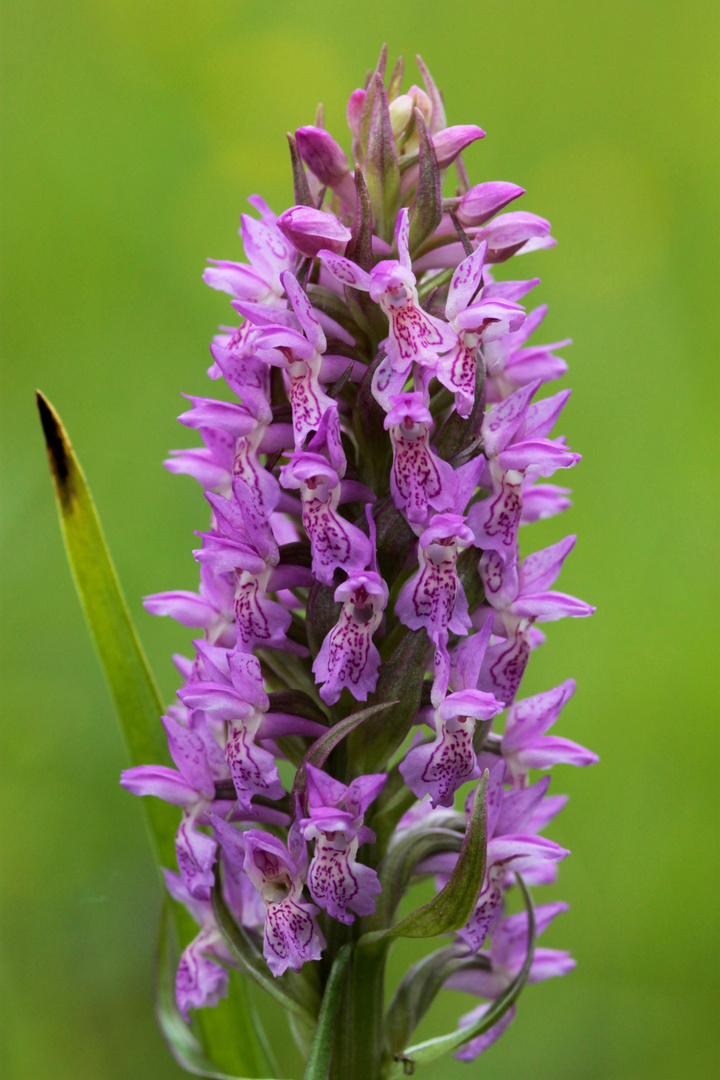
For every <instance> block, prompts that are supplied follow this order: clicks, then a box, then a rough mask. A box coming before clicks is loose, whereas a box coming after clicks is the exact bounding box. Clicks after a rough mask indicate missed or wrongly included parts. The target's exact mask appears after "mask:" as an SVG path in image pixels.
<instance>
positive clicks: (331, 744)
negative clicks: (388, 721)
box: [291, 701, 397, 804]
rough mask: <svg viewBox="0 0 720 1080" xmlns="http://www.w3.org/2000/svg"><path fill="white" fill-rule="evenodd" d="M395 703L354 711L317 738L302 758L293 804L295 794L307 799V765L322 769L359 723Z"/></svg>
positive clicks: (386, 702)
mask: <svg viewBox="0 0 720 1080" xmlns="http://www.w3.org/2000/svg"><path fill="white" fill-rule="evenodd" d="M393 705H397V701H383V702H381V703H380V704H379V705H371V706H370V708H368V709H361V710H360V712H356V713H353V714H352V716H347V717H346V718H345V719H344V720H340V722H339V723H337V724H335V725H334V726H333V727H331V728H330V729H329V730H328V732H327V734H325V735H321V736H320V737H319V738H318V739H316V740H315V742H314V743H313V744H312V746H311V747H310V749H309V750H308V752H307V753H306V755H305V757H304V758H303V760H302V764H301V765H300V767H299V769H298V771H297V773H296V774H295V783H294V785H293V795H292V796H291V804H293V803H294V796H295V794H297V795H299V796H300V798H301V800H302V801H303V803H304V801H305V798H306V795H307V775H306V773H305V768H306V766H307V765H314V766H315V767H316V768H317V769H322V767H323V765H324V764H325V762H326V761H327V759H328V758H329V757H330V754H331V753H332V751H333V750H334V749H335V747H336V746H337V745H338V744H339V743H341V742H342V740H343V739H344V738H345V736H346V735H349V734H350V732H351V731H353V730H354V729H355V728H356V727H358V725H359V724H362V723H363V722H364V721H365V720H368V719H369V718H370V717H371V716H375V714H376V713H379V712H382V710H383V709H390V708H392V706H393Z"/></svg>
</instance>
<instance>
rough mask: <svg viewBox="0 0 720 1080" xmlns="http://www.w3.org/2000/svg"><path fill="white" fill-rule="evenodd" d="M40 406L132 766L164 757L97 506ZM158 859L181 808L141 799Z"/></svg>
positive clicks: (74, 562)
mask: <svg viewBox="0 0 720 1080" xmlns="http://www.w3.org/2000/svg"><path fill="white" fill-rule="evenodd" d="M36 396H37V405H38V410H39V412H40V420H41V422H42V426H43V432H44V434H45V442H46V444H47V452H48V459H49V461H50V471H51V473H52V478H53V482H54V484H55V494H56V496H57V503H58V510H59V513H60V526H61V528H62V533H63V538H64V540H65V548H66V550H67V555H68V559H69V561H70V568H71V570H72V574H73V577H74V579H75V584H76V586H77V590H78V593H79V594H80V602H81V603H82V606H83V610H84V612H85V618H86V619H87V622H88V626H89V628H90V633H91V634H92V637H93V641H94V642H95V648H96V649H97V652H98V656H99V657H100V663H101V664H102V668H103V671H104V672H105V677H106V678H107V681H108V684H109V686H110V693H111V694H112V698H113V701H114V703H115V708H116V709H117V712H118V716H119V717H120V723H121V726H122V729H123V733H124V735H125V742H126V743H127V747H128V752H129V755H130V760H131V762H132V764H133V765H149V764H153V763H156V762H163V761H167V760H168V757H167V746H166V745H165V740H164V738H163V734H162V727H161V725H160V716H161V714H162V713H163V712H164V711H165V710H164V707H163V703H162V700H161V698H160V693H159V691H158V688H157V686H156V685H155V681H154V679H153V677H152V674H151V673H150V668H149V667H148V662H147V660H146V659H145V654H144V652H143V649H142V646H141V644H140V641H139V639H138V636H137V634H136V632H135V628H134V626H133V624H132V621H131V619H130V613H129V611H128V608H127V604H126V602H125V598H124V596H123V594H122V590H121V588H120V583H119V581H118V578H117V574H116V572H115V567H114V566H113V563H112V559H111V558H110V553H109V551H108V548H107V544H106V542H105V537H104V536H103V531H102V528H101V526H100V521H99V519H98V516H97V511H96V510H95V505H94V503H93V500H92V496H91V495H90V491H89V489H88V486H87V483H86V480H85V477H84V475H83V471H82V469H81V468H80V463H79V462H78V460H77V458H76V456H75V453H74V451H73V448H72V445H71V443H70V440H69V438H68V436H67V432H66V431H65V429H64V427H63V425H62V423H61V421H60V417H59V416H58V414H57V413H56V412H55V410H54V408H53V407H52V405H51V404H50V402H49V401H48V400H47V399H46V398H45V397H43V395H42V394H41V393H40V392H39V391H38V393H37V395H36ZM143 805H144V808H145V812H146V814H147V818H148V822H149V825H150V831H151V837H152V841H153V847H154V850H155V854H156V857H157V861H158V864H159V865H161V866H162V865H164V866H172V865H173V864H174V859H175V830H176V828H177V811H176V810H175V808H174V807H171V806H168V805H167V804H166V803H163V802H160V801H159V800H158V799H143Z"/></svg>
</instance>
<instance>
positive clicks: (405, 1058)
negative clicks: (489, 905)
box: [394, 874, 535, 1076]
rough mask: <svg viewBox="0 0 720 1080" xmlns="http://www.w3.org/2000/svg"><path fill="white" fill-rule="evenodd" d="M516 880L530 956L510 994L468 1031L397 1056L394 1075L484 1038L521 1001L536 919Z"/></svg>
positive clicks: (516, 978) (521, 883)
mask: <svg viewBox="0 0 720 1080" xmlns="http://www.w3.org/2000/svg"><path fill="white" fill-rule="evenodd" d="M516 877H517V880H518V885H519V886H520V891H521V892H522V895H523V900H524V901H525V908H526V910H527V913H528V942H527V953H526V955H525V962H524V963H523V966H522V968H521V969H520V971H519V972H518V974H517V975H516V976H515V978H514V979H513V981H512V982H511V983H510V985H509V986H508V988H507V990H505V992H504V993H503V994H501V995H500V997H499V998H496V1000H495V1001H494V1002H493V1004H492V1005H491V1007H490V1008H489V1009H488V1011H487V1012H486V1013H484V1014H483V1015H482V1016H481V1017H480V1019H479V1020H477V1021H476V1023H474V1024H471V1025H470V1026H469V1027H466V1028H460V1029H459V1030H458V1031H451V1032H450V1034H448V1035H440V1036H438V1038H436V1039H428V1040H427V1042H422V1043H418V1044H417V1045H416V1046H410V1047H408V1049H407V1050H405V1051H403V1053H402V1054H398V1055H397V1056H396V1061H397V1062H398V1065H399V1066H400V1067H399V1069H396V1071H395V1073H394V1075H396V1076H402V1075H409V1074H411V1073H412V1072H413V1071H414V1066H415V1065H416V1064H417V1065H421V1064H427V1062H429V1061H434V1060H435V1058H438V1057H440V1056H441V1055H442V1054H447V1053H450V1052H451V1051H454V1050H459V1049H460V1047H461V1046H464V1045H465V1043H467V1042H470V1040H471V1039H476V1038H477V1037H478V1035H483V1034H484V1033H485V1032H486V1031H489V1030H490V1028H491V1027H493V1026H494V1025H495V1024H496V1023H497V1022H498V1020H500V1019H501V1018H502V1017H503V1016H504V1015H505V1013H506V1012H507V1011H508V1009H510V1008H512V1006H513V1005H514V1004H515V1002H516V1001H517V999H518V998H519V996H520V993H521V991H522V989H523V987H524V986H525V983H526V982H527V978H528V975H529V974H530V968H531V967H532V961H533V955H534V952H535V915H534V913H533V905H532V900H531V899H530V893H529V892H528V890H527V887H526V885H525V882H524V881H523V879H522V878H521V877H520V875H519V874H517V875H516Z"/></svg>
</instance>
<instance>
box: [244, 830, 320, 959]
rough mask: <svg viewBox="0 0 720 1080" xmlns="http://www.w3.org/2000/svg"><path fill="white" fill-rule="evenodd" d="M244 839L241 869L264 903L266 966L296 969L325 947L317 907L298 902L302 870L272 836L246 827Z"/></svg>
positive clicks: (300, 894)
mask: <svg viewBox="0 0 720 1080" xmlns="http://www.w3.org/2000/svg"><path fill="white" fill-rule="evenodd" d="M244 839H245V859H244V862H243V869H244V871H245V873H246V874H247V876H248V877H249V878H250V881H251V882H252V883H253V885H254V886H255V888H256V889H257V891H258V892H259V893H260V896H261V897H262V899H263V903H264V904H265V911H266V914H265V941H264V946H263V953H264V956H265V959H266V960H267V964H268V967H269V968H270V970H271V972H272V973H273V975H275V976H276V977H277V976H278V975H282V974H283V972H285V971H287V969H288V968H292V969H293V971H300V969H301V967H302V966H303V964H304V963H306V962H307V961H308V960H319V959H320V955H321V950H322V949H323V948H324V947H325V939H324V937H323V935H322V933H321V932H320V929H319V927H318V925H317V920H316V918H315V915H316V914H317V910H318V909H317V908H316V907H315V905H314V904H307V903H304V902H303V901H302V886H303V882H302V874H303V869H302V867H301V866H300V865H299V864H298V862H297V861H296V860H295V859H293V857H292V855H291V854H290V852H289V851H288V849H287V848H286V847H285V845H284V844H283V843H282V842H281V841H280V840H278V839H277V838H276V837H275V836H270V835H269V834H268V833H264V832H258V830H257V829H250V830H249V831H248V832H246V833H245V837H244ZM226 850H227V849H226Z"/></svg>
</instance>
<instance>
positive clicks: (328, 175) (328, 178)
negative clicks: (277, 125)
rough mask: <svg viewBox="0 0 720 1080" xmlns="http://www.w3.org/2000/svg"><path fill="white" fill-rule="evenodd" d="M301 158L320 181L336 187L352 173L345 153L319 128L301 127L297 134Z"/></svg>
mask: <svg viewBox="0 0 720 1080" xmlns="http://www.w3.org/2000/svg"><path fill="white" fill-rule="evenodd" d="M295 139H296V140H297V148H298V151H299V153H300V157H301V158H302V159H303V161H304V162H305V164H306V165H307V167H308V168H309V169H312V171H313V172H314V173H315V175H316V176H317V178H318V180H319V181H320V182H321V183H323V184H327V185H328V187H336V186H337V184H339V183H340V182H341V181H342V180H343V179H344V178H345V177H346V176H348V174H349V172H350V166H349V165H348V159H347V157H346V155H345V151H344V150H343V149H342V147H341V146H338V144H337V143H336V142H335V140H334V139H333V137H332V135H330V133H329V132H327V131H324V130H323V128H318V127H311V126H308V127H301V128H298V129H297V131H296V132H295Z"/></svg>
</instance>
